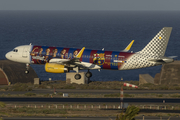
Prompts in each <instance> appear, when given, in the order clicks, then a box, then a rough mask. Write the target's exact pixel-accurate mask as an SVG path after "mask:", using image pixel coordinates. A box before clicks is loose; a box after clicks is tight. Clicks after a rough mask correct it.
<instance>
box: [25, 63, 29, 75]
mask: <svg viewBox="0 0 180 120" xmlns="http://www.w3.org/2000/svg"><path fill="white" fill-rule="evenodd" d="M24 72H25V74H28V73H29V64H28V63H27V64H26V70H25V71H24Z"/></svg>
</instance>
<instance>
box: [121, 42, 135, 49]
mask: <svg viewBox="0 0 180 120" xmlns="http://www.w3.org/2000/svg"><path fill="white" fill-rule="evenodd" d="M133 43H134V40H132V41H131V43H129V45H128V46H127V47H126V48H125V49H124V50H123V51H124V52H128V51H129V50H130V49H131V46H132V44H133Z"/></svg>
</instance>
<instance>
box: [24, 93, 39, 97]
mask: <svg viewBox="0 0 180 120" xmlns="http://www.w3.org/2000/svg"><path fill="white" fill-rule="evenodd" d="M24 95H26V96H36V93H31V92H27V93H25V94H24Z"/></svg>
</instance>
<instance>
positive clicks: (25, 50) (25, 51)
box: [22, 47, 28, 58]
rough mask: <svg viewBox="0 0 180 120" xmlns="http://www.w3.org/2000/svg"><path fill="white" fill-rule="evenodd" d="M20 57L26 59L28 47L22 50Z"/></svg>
mask: <svg viewBox="0 0 180 120" xmlns="http://www.w3.org/2000/svg"><path fill="white" fill-rule="evenodd" d="M22 57H25V58H26V57H28V47H24V48H23V53H22Z"/></svg>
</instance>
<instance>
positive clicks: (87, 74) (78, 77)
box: [73, 67, 92, 80]
mask: <svg viewBox="0 0 180 120" xmlns="http://www.w3.org/2000/svg"><path fill="white" fill-rule="evenodd" d="M73 70H74V71H76V73H77V74H76V75H75V76H74V78H75V79H76V80H79V79H81V75H80V74H79V68H78V67H76V68H73ZM85 76H86V77H87V78H88V79H89V78H90V77H92V73H91V72H89V70H88V72H87V73H86V74H85Z"/></svg>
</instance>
